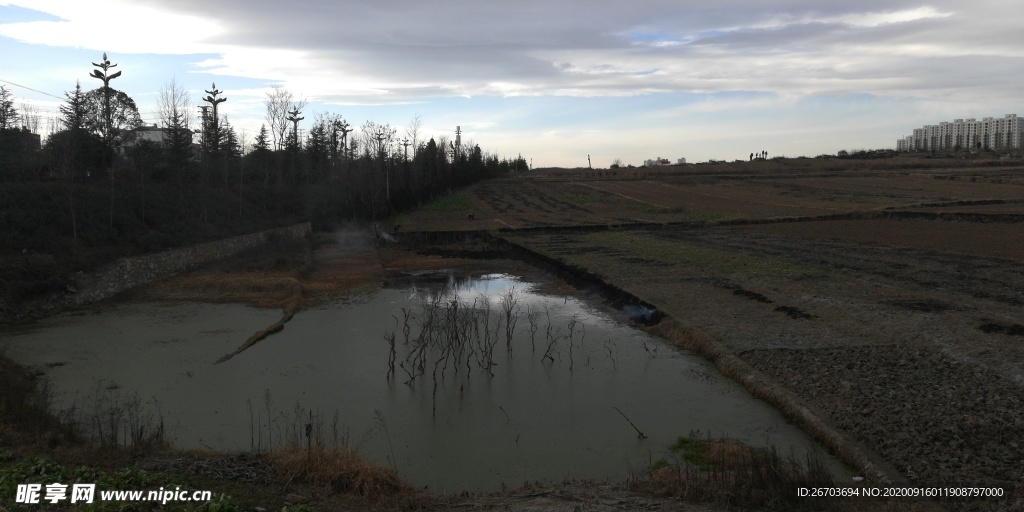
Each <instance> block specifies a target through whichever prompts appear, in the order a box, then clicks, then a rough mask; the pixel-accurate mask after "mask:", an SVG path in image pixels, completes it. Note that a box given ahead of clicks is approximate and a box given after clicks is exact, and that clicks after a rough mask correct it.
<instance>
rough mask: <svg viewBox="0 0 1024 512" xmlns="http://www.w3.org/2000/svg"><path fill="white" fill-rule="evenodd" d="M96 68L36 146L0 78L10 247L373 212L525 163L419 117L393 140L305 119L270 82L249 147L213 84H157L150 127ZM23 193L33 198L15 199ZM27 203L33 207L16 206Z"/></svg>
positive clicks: (140, 238) (155, 244) (191, 236)
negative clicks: (434, 132)
mask: <svg viewBox="0 0 1024 512" xmlns="http://www.w3.org/2000/svg"><path fill="white" fill-rule="evenodd" d="M103 63H104V64H94V65H95V66H98V67H100V68H102V70H103V71H102V72H101V71H99V70H96V71H94V72H93V73H94V74H93V75H90V76H92V77H95V78H101V75H104V76H105V77H106V78H105V79H104V82H103V85H102V86H101V87H98V88H96V89H92V90H84V89H83V88H82V84H81V83H77V84H76V85H75V88H74V89H71V90H69V91H67V92H65V93H64V97H65V98H64V102H63V104H62V105H61V106H60V108H59V118H58V119H57V120H56V122H55V126H52V127H51V132H52V133H51V134H50V135H49V136H48V137H47V138H46V139H45V141H44V142H43V143H42V144H41V145H40V146H35V145H34V144H33V143H32V137H31V136H30V135H28V130H27V129H26V128H22V127H19V126H18V124H19V120H20V117H19V113H18V110H17V108H16V107H15V106H14V102H13V96H12V95H11V93H10V92H9V91H7V90H6V89H4V88H2V87H0V188H2V189H3V190H6V191H7V193H6V194H5V198H6V199H10V200H5V201H4V202H3V204H0V210H3V212H2V213H0V229H3V231H4V232H5V233H8V234H10V238H9V240H11V241H12V242H14V243H13V244H11V245H10V246H9V247H8V248H9V249H11V250H12V251H19V250H20V251H22V252H25V251H30V250H31V251H49V252H51V253H54V252H61V251H65V250H66V251H70V253H75V252H76V251H78V250H80V249H83V248H89V247H93V248H96V247H101V246H111V245H119V244H121V245H126V246H127V252H136V251H143V250H155V249H160V248H162V247H164V246H170V245H176V244H180V243H191V242H194V241H195V238H197V237H198V238H209V237H214V236H220V235H226V234H228V233H226V231H236V232H242V231H246V230H251V229H259V228H262V227H267V226H271V225H279V224H284V223H288V222H294V221H296V220H312V221H314V222H315V223H318V224H321V225H326V224H330V223H332V222H334V221H339V220H349V219H365V220H379V219H382V218H385V217H388V216H389V215H391V214H393V213H394V212H396V211H402V210H407V209H411V208H415V207H417V206H418V205H421V204H424V203H425V202H429V201H431V200H433V199H434V198H436V197H438V196H440V195H443V194H446V193H448V192H450V191H451V190H452V189H453V188H457V187H461V186H465V185H468V184H470V183H473V182H475V181H478V180H481V179H485V178H490V177H494V176H498V175H501V174H505V173H508V172H511V171H515V170H517V169H518V170H526V169H527V164H526V161H525V159H523V158H522V157H521V156H520V157H516V158H514V159H507V158H499V157H498V156H497V155H494V154H491V153H487V152H484V151H483V150H481V148H480V147H479V146H478V145H475V144H472V143H468V144H462V143H457V142H456V141H455V140H452V139H450V138H449V137H446V136H440V137H437V138H433V137H430V138H428V139H427V140H423V139H424V138H425V137H424V134H423V133H422V122H421V120H420V118H419V116H416V117H414V118H413V119H412V121H411V122H410V124H409V125H408V126H407V127H404V129H403V133H402V134H401V136H400V135H399V129H398V128H397V127H393V126H391V125H389V124H381V123H375V122H373V121H366V122H364V123H363V124H362V125H360V126H359V127H358V128H355V127H352V126H351V125H349V123H348V122H347V121H346V120H345V119H344V118H343V117H341V116H340V115H338V114H335V113H317V114H315V115H308V114H305V113H304V112H303V110H304V109H305V108H306V102H305V101H304V100H301V99H298V98H297V97H296V95H295V94H293V93H292V92H290V91H288V90H285V89H283V88H280V87H274V88H272V89H271V91H270V92H269V93H267V96H266V99H265V106H266V121H267V122H266V124H264V125H263V126H261V128H260V131H259V132H258V133H257V134H255V136H254V137H253V139H252V140H253V141H252V142H251V143H245V142H244V141H243V137H242V136H240V135H239V132H238V130H237V129H236V128H235V127H234V126H232V124H231V122H230V120H229V118H228V116H226V115H222V114H220V113H219V112H218V105H220V104H221V103H223V102H224V101H230V92H225V91H220V90H218V89H217V87H216V85H215V84H214V85H212V87H211V89H209V90H205V92H206V93H207V95H206V96H205V97H202V98H200V99H198V101H197V100H196V98H194V97H193V96H192V94H191V93H190V92H189V91H188V90H187V89H186V88H185V87H184V86H182V85H181V84H179V83H177V82H176V81H174V80H172V81H170V82H169V83H167V84H166V85H165V86H164V87H163V89H162V90H161V91H160V93H159V100H158V102H157V109H156V113H157V117H158V121H159V124H158V125H145V124H143V122H142V118H141V116H140V115H139V111H138V108H137V106H136V104H135V101H134V100H133V99H132V98H131V96H129V95H128V94H127V93H125V92H124V91H120V90H117V89H115V88H113V87H112V86H111V85H110V82H109V81H110V79H113V78H116V77H117V76H118V75H119V74H120V73H115V74H113V75H110V74H107V71H108V69H107V68H108V67H115V66H116V65H114V64H110V62H109V61H107V60H106V55H104V61H103ZM307 117H308V118H309V120H308V121H307V122H306V123H304V124H305V125H306V127H305V129H304V130H303V131H304V135H305V136H303V134H302V133H300V129H299V127H300V123H301V122H302V121H303V120H305V119H306V118H307ZM21 124H24V123H21ZM35 140H38V138H36V139H35ZM34 194H36V195H42V196H45V198H43V199H41V200H40V201H34V202H33V201H30V200H28V199H27V196H32V195H34ZM39 203H45V208H46V209H47V211H45V212H35V214H28V215H23V213H25V212H27V211H34V210H35V209H38V208H42V206H41V205H40V204H39ZM19 206H20V207H21V208H22V209H23V210H24V211H19ZM232 234H233V233H232ZM121 252H125V251H121Z"/></svg>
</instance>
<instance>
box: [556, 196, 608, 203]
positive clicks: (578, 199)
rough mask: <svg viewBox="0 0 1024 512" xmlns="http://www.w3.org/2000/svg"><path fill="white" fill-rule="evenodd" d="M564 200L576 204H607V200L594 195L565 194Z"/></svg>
mask: <svg viewBox="0 0 1024 512" xmlns="http://www.w3.org/2000/svg"><path fill="white" fill-rule="evenodd" d="M565 198H566V199H567V200H569V201H572V202H574V203H576V204H595V203H607V202H608V198H607V197H604V196H599V195H595V194H567V195H566V196H565Z"/></svg>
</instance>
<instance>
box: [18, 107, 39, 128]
mask: <svg viewBox="0 0 1024 512" xmlns="http://www.w3.org/2000/svg"><path fill="white" fill-rule="evenodd" d="M21 126H23V127H25V128H26V129H28V131H30V132H32V133H39V108H38V107H36V106H35V105H29V104H28V103H22V104H21Z"/></svg>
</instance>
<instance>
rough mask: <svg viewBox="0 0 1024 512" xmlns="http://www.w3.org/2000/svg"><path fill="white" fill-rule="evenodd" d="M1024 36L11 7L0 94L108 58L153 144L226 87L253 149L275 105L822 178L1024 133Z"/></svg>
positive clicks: (575, 160)
mask: <svg viewBox="0 0 1024 512" xmlns="http://www.w3.org/2000/svg"><path fill="white" fill-rule="evenodd" d="M1022 19H1024V3H1021V2H1019V1H991V0H975V1H973V2H963V1H961V0H956V1H947V0H941V1H930V2H929V1H926V2H910V1H905V0H885V1H880V0H859V1H857V2H849V1H829V2H824V1H809V0H803V1H801V0H792V1H734V0H691V1H687V2H680V1H678V0H636V1H632V2H624V1H621V0H615V1H610V0H591V1H557V0H517V1H516V2H496V1H487V0H445V1H425V0H416V1H413V0H392V1H381V2H365V1H363V2H356V1H339V0H312V1H301V0H299V1H296V2H290V3H286V2H279V1H269V0H217V1H214V2H211V1H200V0H90V1H88V2H86V1H82V0H14V1H5V0H0V64H2V67H0V80H3V81H0V85H3V86H5V87H6V88H7V89H8V90H10V91H11V92H12V93H14V95H15V97H16V98H17V103H16V104H18V105H20V104H21V103H28V104H32V105H34V106H35V107H36V108H38V109H40V110H41V113H42V114H43V115H44V116H46V115H50V114H51V113H52V112H54V111H55V110H56V108H57V105H58V104H59V103H60V100H58V99H56V98H54V97H51V96H47V95H46V94H43V93H48V94H52V95H56V96H58V97H63V93H64V91H68V90H71V89H73V88H74V86H75V81H76V80H81V81H82V86H83V87H84V88H87V89H92V88H95V87H96V86H98V85H100V83H99V81H98V80H96V79H92V78H89V73H90V72H91V70H92V68H93V66H92V65H91V63H92V62H99V60H100V58H101V54H102V53H103V52H107V54H108V57H109V58H110V60H111V61H112V62H114V63H116V64H118V67H117V68H116V69H117V70H120V71H122V72H123V75H122V76H121V77H120V78H118V79H116V80H114V81H113V82H112V84H111V85H112V86H113V87H115V88H117V89H120V90H123V91H125V92H126V93H128V94H129V95H130V96H132V97H133V98H134V99H135V101H136V102H137V104H138V106H139V109H140V111H141V113H142V116H143V118H144V120H146V121H147V122H157V119H156V115H155V114H154V113H153V111H154V107H155V104H156V98H157V95H158V93H159V91H160V90H161V89H162V88H163V87H164V86H165V85H166V84H167V83H168V82H170V81H171V80H172V79H173V80H176V81H177V82H178V83H179V84H181V85H183V86H185V87H186V88H188V89H189V90H190V91H191V92H192V97H193V101H199V99H200V97H201V96H204V95H205V93H203V92H202V91H203V90H204V89H209V88H210V86H211V84H212V83H214V82H216V85H217V88H219V89H220V90H222V91H225V96H226V97H227V98H228V101H227V102H226V103H223V104H221V106H220V109H221V112H222V113H224V114H227V115H228V116H229V118H230V119H231V121H232V124H234V125H235V126H236V127H237V128H239V129H244V130H246V132H247V133H246V135H247V137H251V136H252V135H253V134H254V132H256V131H257V130H259V127H260V125H261V123H264V122H265V121H264V106H263V99H264V98H265V95H266V91H268V90H269V89H270V87H271V86H274V85H279V86H281V87H284V88H286V89H288V90H290V91H292V92H293V93H295V94H296V95H298V96H302V97H305V98H307V99H308V100H309V104H308V106H307V107H306V110H305V111H304V112H303V114H304V116H305V118H306V121H305V123H306V125H307V126H308V123H309V121H310V120H312V119H313V118H314V117H315V116H316V114H317V113H325V112H333V113H338V114H340V115H342V116H343V117H344V118H345V119H346V120H347V121H348V122H349V123H350V124H352V125H354V126H359V125H361V124H363V122H365V121H367V120H372V121H375V122H378V123H389V124H391V125H392V126H395V127H398V128H399V133H400V134H401V132H402V129H403V128H404V127H405V126H406V125H408V124H409V121H410V120H411V119H412V117H413V116H415V115H417V114H418V115H420V116H421V118H422V120H423V129H422V131H423V133H425V134H426V135H433V136H440V135H447V136H449V137H452V136H453V135H454V130H455V126H456V125H460V126H462V129H463V132H464V133H463V139H464V140H467V139H471V140H473V141H474V142H476V143H478V144H479V145H480V146H481V148H483V149H484V150H485V151H491V152H494V153H497V154H499V155H501V156H509V157H511V156H515V155H516V154H519V153H522V155H523V156H524V157H526V158H528V159H532V160H533V163H534V165H535V166H536V167H541V166H564V167H576V166H586V165H587V155H588V154H589V155H591V158H592V160H593V164H594V166H595V167H606V166H608V165H609V164H611V163H612V161H613V160H614V159H616V158H621V159H622V161H623V162H624V163H626V164H635V165H639V164H640V163H642V161H643V160H644V159H647V158H654V157H657V156H661V157H665V158H670V159H672V160H673V161H675V160H676V159H677V158H681V157H685V158H686V159H687V161H690V162H695V161H704V160H707V159H712V158H713V159H727V160H732V159H736V158H741V159H744V160H745V159H747V157H748V155H749V153H751V152H755V151H761V150H766V151H768V153H769V156H775V155H787V156H799V155H806V156H815V155H818V154H821V153H832V154H834V153H835V152H836V151H838V150H840V149H859V148H882V147H889V148H891V147H894V146H895V141H896V139H897V138H898V137H901V136H903V135H906V134H909V133H910V132H911V130H912V129H913V128H915V127H920V126H921V125H924V124H931V123H937V122H939V121H944V120H952V119H954V118H961V117H963V118H966V117H976V118H981V117H988V116H998V117H1001V116H1003V115H1004V114H1007V113H1019V114H1024V108H1021V107H1022V103H1024V94H1022V91H1024V45H1022V44H1021V34H1022V31H1021V26H1020V20H1022ZM12 83H14V84H17V85H12ZM25 87H28V88H31V89H35V90H36V91H39V92H36V91H32V90H28V89H26V88H25Z"/></svg>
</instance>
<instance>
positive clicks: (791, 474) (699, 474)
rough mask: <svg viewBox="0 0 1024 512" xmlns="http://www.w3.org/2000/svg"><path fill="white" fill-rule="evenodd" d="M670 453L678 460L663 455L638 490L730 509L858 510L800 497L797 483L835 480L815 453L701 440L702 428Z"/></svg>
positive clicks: (638, 483) (635, 485)
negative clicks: (800, 455)
mask: <svg viewBox="0 0 1024 512" xmlns="http://www.w3.org/2000/svg"><path fill="white" fill-rule="evenodd" d="M669 451H670V452H671V453H672V454H673V455H672V456H670V457H669V458H670V459H674V461H672V462H669V461H666V460H665V459H664V458H661V459H658V460H657V461H656V462H655V463H654V464H652V466H651V469H650V472H649V476H648V478H647V479H646V480H641V481H636V482H634V483H633V488H634V489H635V490H640V491H644V492H649V493H653V494H656V495H661V496H673V497H676V498H679V499H682V500H685V501H696V502H710V503H717V504H721V505H728V506H729V507H730V509H743V510H747V509H757V510H762V509H765V510H823V509H828V510H853V509H852V508H849V507H844V505H845V504H842V503H837V502H836V501H835V500H830V501H827V502H826V501H824V500H814V499H809V498H806V497H805V498H801V497H798V496H797V493H796V489H797V488H798V487H801V486H804V487H813V486H820V485H830V484H829V483H830V482H832V476H831V474H830V473H829V472H828V470H827V469H826V468H825V466H824V464H823V463H822V462H821V460H820V459H818V458H816V457H813V456H810V455H808V456H807V457H806V460H804V461H797V460H796V459H795V458H793V457H789V458H786V459H784V458H782V457H780V456H779V454H778V453H777V452H776V451H775V449H774V448H769V449H762V448H753V447H750V446H747V445H745V444H743V443H741V442H739V441H736V440H734V439H711V438H702V437H700V433H699V432H697V433H691V434H690V435H689V436H687V437H679V438H678V439H677V440H676V442H675V443H674V444H673V445H672V446H670V447H669ZM855 504H858V503H851V505H855ZM823 506H825V508H823Z"/></svg>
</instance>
